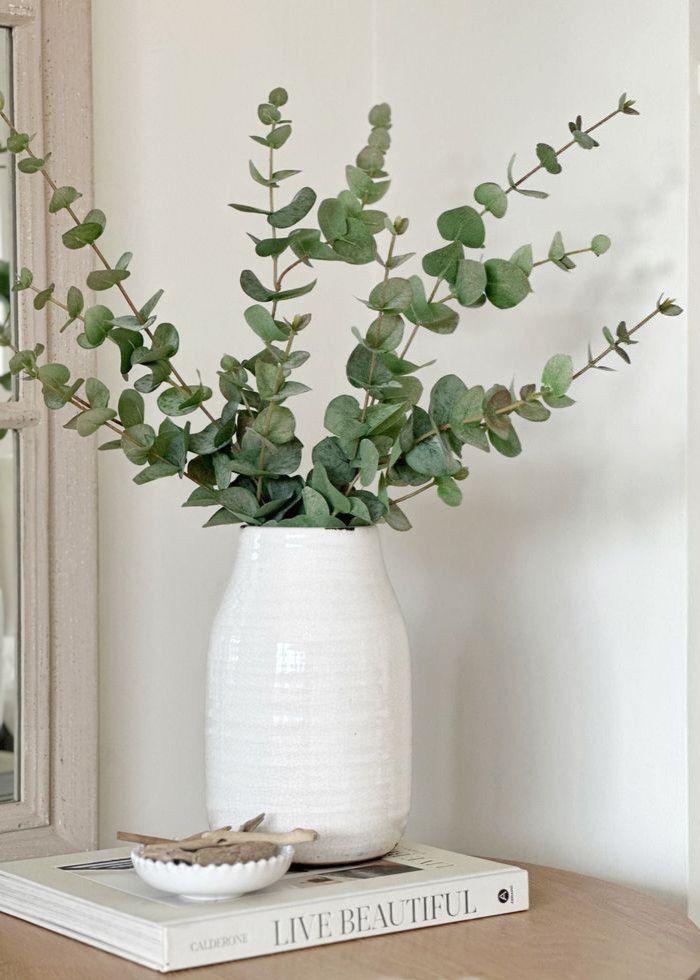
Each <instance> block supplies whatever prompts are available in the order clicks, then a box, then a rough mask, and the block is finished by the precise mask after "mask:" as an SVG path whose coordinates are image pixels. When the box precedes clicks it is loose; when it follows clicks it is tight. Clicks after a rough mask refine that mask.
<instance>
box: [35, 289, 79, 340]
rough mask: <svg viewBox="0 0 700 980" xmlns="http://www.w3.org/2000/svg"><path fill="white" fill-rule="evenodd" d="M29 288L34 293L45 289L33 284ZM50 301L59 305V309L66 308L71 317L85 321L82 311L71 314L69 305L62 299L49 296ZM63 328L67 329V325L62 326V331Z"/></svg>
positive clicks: (54, 304)
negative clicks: (74, 314)
mask: <svg viewBox="0 0 700 980" xmlns="http://www.w3.org/2000/svg"><path fill="white" fill-rule="evenodd" d="M29 288H30V289H31V291H32V292H33V293H41V292H43V290H41V289H39V288H38V287H37V286H34V285H31V286H30V287H29ZM48 301H49V303H51V304H52V305H53V306H57V307H59V309H61V310H64V311H65V312H66V313H67V314H68V316H70V317H71V319H73V320H81V321H82V322H83V323H85V317H84V316H83V315H82V314H81V313H78V314H76V316H72V314H71V312H70V310H69V309H68V307H67V306H66V304H65V303H62V302H61V301H60V300H58V299H56V298H55V296H49V300H48ZM66 326H68V324H66ZM63 330H65V327H61V331H63Z"/></svg>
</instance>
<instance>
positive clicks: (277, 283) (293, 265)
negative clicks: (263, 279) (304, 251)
mask: <svg viewBox="0 0 700 980" xmlns="http://www.w3.org/2000/svg"><path fill="white" fill-rule="evenodd" d="M301 261H302V260H301V259H297V260H296V262H292V263H291V264H290V265H288V266H287V268H286V269H283V270H282V272H280V274H279V278H278V279H276V280H275V289H279V288H280V286H281V285H282V280H283V279H284V277H285V276H286V275H287V273H288V272H291V271H292V269H296V267H297V266H298V265H301Z"/></svg>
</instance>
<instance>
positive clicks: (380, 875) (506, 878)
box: [0, 841, 528, 973]
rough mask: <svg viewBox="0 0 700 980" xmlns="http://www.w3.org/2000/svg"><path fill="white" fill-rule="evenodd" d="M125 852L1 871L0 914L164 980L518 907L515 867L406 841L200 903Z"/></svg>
mask: <svg viewBox="0 0 700 980" xmlns="http://www.w3.org/2000/svg"><path fill="white" fill-rule="evenodd" d="M128 854H129V851H128V849H125V848H117V849H114V850H108V851H92V852H89V853H85V854H71V855H63V856H62V857H49V858H34V859H32V860H27V861H11V862H8V863H5V864H0V911H2V912H7V913H9V914H10V915H14V916H18V917H19V918H21V919H26V920H27V921H28V922H33V923H35V924H37V925H40V926H44V927H45V928H46V929H51V930H53V931H54V932H59V933H62V934H63V935H65V936H70V937H72V938H73V939H77V940H79V941H80V942H84V943H89V944H90V945H92V946H97V947H99V948H100V949H103V950H106V951H107V952H110V953H114V954H115V955H117V956H123V957H125V958H126V959H129V960H133V961H134V962H136V963H141V964H142V965H143V966H147V967H150V968H151V969H153V970H159V971H161V972H163V973H167V972H168V971H170V970H181V969H183V968H185V967H195V966H205V965H207V964H211V963H222V962H226V961H228V960H238V959H246V958H247V957H251V956H264V955H267V954H270V953H281V952H284V951H286V950H292V949H303V948H306V947H309V946H320V945H324V944H326V943H337V942H344V941H347V940H351V939H361V938H363V937H365V936H377V935H381V934H386V933H390V932H401V931H404V930H408V929H423V928H425V927H427V926H437V925H444V924H446V923H452V922H464V921H465V920H468V919H478V918H482V917H484V916H490V915H502V914H504V913H506V912H521V911H523V910H525V909H527V907H528V879H527V872H526V871H524V870H523V869H522V868H516V867H513V866H512V865H507V864H498V863H496V862H495V861H486V860H484V859H482V858H475V857H467V856H465V855H463V854H454V853H452V852H451V851H444V850H440V849H438V848H435V847H428V846H426V845H424V844H413V843H411V842H410V841H401V843H400V844H399V845H398V846H397V847H396V848H395V849H394V850H393V851H392V852H391V853H390V854H387V855H386V856H385V857H383V858H381V859H377V860H373V861H366V862H363V863H360V864H354V865H342V866H336V867H328V868H326V867H324V868H320V867H313V868H310V867H301V866H299V865H293V866H292V868H291V870H290V871H289V872H288V873H287V874H286V875H285V876H284V877H283V878H282V879H280V880H279V881H278V882H276V883H275V884H274V885H271V886H270V887H268V888H265V889H263V890H262V891H258V892H252V893H250V894H248V895H243V896H242V897H240V898H237V899H231V900H227V901H224V902H207V903H205V904H192V903H188V902H186V901H185V900H183V899H181V898H178V897H175V896H172V895H166V894H164V893H162V892H157V891H155V890H153V889H152V888H150V887H149V886H148V885H146V884H145V883H144V882H143V881H141V879H140V878H139V877H138V876H137V875H136V873H135V872H134V870H133V869H132V868H130V867H125V866H124V865H126V864H127V862H126V861H124V860H123V859H124V858H128ZM96 863H98V864H99V865H104V864H105V863H107V864H108V866H107V867H106V868H105V867H95V866H93V865H95V864H96Z"/></svg>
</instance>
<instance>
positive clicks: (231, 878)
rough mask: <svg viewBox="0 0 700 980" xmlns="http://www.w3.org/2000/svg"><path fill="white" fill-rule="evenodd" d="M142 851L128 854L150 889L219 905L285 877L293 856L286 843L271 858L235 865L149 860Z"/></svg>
mask: <svg viewBox="0 0 700 980" xmlns="http://www.w3.org/2000/svg"><path fill="white" fill-rule="evenodd" d="M142 850H143V848H142V847H136V848H134V850H133V851H132V852H131V861H132V863H133V865H134V869H135V871H136V874H137V875H138V876H139V878H141V879H142V881H145V882H146V884H147V885H150V886H151V888H157V889H158V891H161V892H169V893H170V894H171V895H179V896H180V898H183V899H185V900H186V901H188V902H220V901H223V900H224V899H227V898H237V897H238V896H239V895H245V893H246V892H254V891H257V890H258V889H260V888H266V887H267V885H271V884H272V883H273V882H275V881H277V880H278V879H279V878H281V877H282V875H283V874H285V872H286V871H287V870H288V869H289V865H290V864H291V863H292V858H293V857H294V848H293V847H292V846H291V845H290V844H286V845H285V846H284V847H281V848H280V851H279V854H276V855H275V856H274V857H271V858H263V859H261V860H260V861H246V862H242V861H241V862H237V863H236V864H207V865H199V864H176V863H175V862H174V861H153V860H151V858H145V857H143V854H142Z"/></svg>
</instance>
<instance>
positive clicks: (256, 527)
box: [240, 524, 377, 534]
mask: <svg viewBox="0 0 700 980" xmlns="http://www.w3.org/2000/svg"><path fill="white" fill-rule="evenodd" d="M376 529H377V525H376V524H367V525H364V526H362V527H290V526H289V525H282V526H280V525H279V524H241V527H240V530H241V531H303V532H304V533H305V534H308V533H309V532H313V533H314V534H326V533H333V532H337V531H375V530H376Z"/></svg>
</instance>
